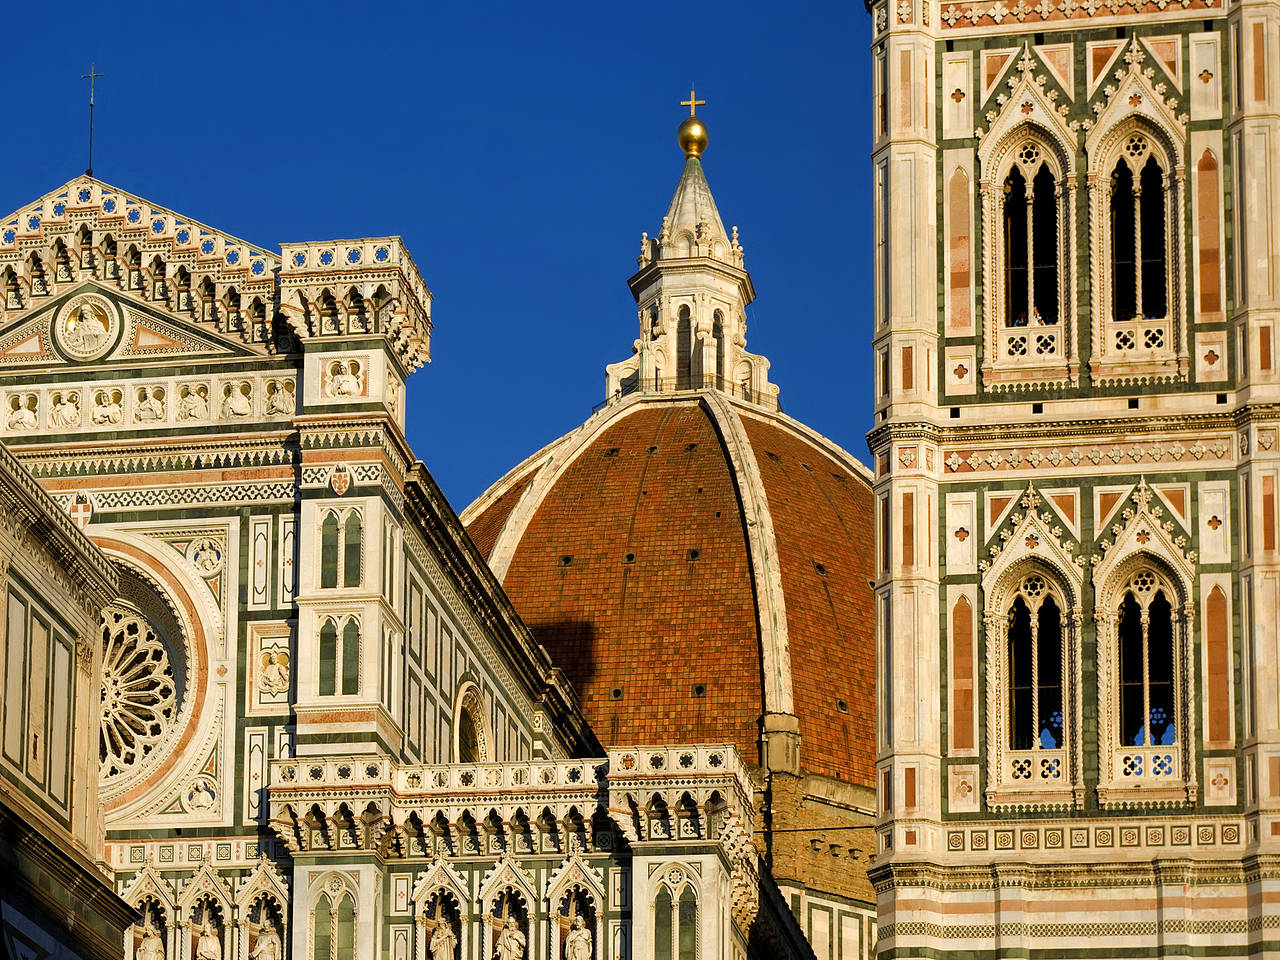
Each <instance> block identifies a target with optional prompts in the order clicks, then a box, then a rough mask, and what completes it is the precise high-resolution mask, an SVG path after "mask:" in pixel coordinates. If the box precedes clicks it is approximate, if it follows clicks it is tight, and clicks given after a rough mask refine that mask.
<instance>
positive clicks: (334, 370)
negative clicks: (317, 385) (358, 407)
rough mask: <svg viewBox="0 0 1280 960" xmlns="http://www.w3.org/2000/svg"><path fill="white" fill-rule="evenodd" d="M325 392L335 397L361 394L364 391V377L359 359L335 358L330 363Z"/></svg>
mask: <svg viewBox="0 0 1280 960" xmlns="http://www.w3.org/2000/svg"><path fill="white" fill-rule="evenodd" d="M325 393H326V394H327V395H328V396H330V397H333V398H335V399H336V398H339V397H358V396H361V395H362V394H363V393H364V377H363V370H362V368H361V366H360V361H359V360H335V361H334V362H333V363H331V364H330V365H329V378H328V383H326V385H325Z"/></svg>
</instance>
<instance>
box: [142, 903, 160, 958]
mask: <svg viewBox="0 0 1280 960" xmlns="http://www.w3.org/2000/svg"><path fill="white" fill-rule="evenodd" d="M136 958H137V960H164V941H163V940H161V939H160V933H159V931H158V930H156V928H155V925H154V924H153V923H152V922H151V911H149V910H148V911H147V917H146V920H144V921H143V925H142V942H141V943H139V944H138V952H137V954H136Z"/></svg>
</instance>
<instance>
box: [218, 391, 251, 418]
mask: <svg viewBox="0 0 1280 960" xmlns="http://www.w3.org/2000/svg"><path fill="white" fill-rule="evenodd" d="M252 396H253V385H252V384H249V383H240V384H235V383H228V384H227V385H226V387H225V388H224V389H223V391H222V397H223V399H222V415H223V416H224V417H247V416H249V415H250V414H252V413H253V401H252V399H250V398H251V397H252Z"/></svg>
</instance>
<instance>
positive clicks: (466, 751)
mask: <svg viewBox="0 0 1280 960" xmlns="http://www.w3.org/2000/svg"><path fill="white" fill-rule="evenodd" d="M484 709H485V707H484V698H483V697H482V696H481V695H480V689H479V688H478V687H477V686H476V685H475V684H474V683H466V684H464V685H463V688H462V690H461V692H460V693H459V694H458V703H457V706H456V707H455V709H454V718H455V719H454V725H455V728H456V731H455V737H456V739H455V750H454V752H455V755H456V757H457V760H456V762H457V763H489V762H491V761H492V760H493V757H492V756H491V754H490V752H489V744H490V742H491V738H490V737H489V736H488V735H487V727H486V726H485V722H484Z"/></svg>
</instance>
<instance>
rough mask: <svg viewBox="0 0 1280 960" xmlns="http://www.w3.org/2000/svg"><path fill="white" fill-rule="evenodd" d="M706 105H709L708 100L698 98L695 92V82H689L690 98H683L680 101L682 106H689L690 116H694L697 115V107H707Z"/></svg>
mask: <svg viewBox="0 0 1280 960" xmlns="http://www.w3.org/2000/svg"><path fill="white" fill-rule="evenodd" d="M706 105H707V101H705V100H699V99H697V97H696V96H695V94H694V92H693V84H689V99H688V100H681V101H680V106H682V107H688V108H689V116H691V117H692V116H695V113H694V110H695V109H696V108H697V107H705V106H706Z"/></svg>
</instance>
